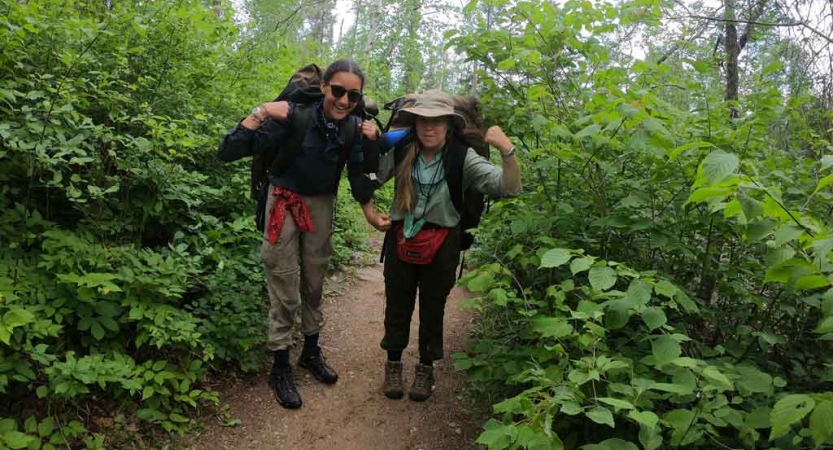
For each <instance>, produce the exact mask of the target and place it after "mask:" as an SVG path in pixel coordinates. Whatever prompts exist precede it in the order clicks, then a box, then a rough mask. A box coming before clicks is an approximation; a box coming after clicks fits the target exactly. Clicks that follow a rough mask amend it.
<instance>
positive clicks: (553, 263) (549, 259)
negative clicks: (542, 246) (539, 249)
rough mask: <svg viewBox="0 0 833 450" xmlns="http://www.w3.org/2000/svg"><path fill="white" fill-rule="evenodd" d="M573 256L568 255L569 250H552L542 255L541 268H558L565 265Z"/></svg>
mask: <svg viewBox="0 0 833 450" xmlns="http://www.w3.org/2000/svg"><path fill="white" fill-rule="evenodd" d="M572 256H573V255H572V254H571V253H570V251H569V250H567V249H563V248H554V249H552V250H548V251H547V252H546V253H544V256H542V257H541V266H540V267H541V268H545V269H548V268H552V267H559V266H561V265H564V264H566V263H567V261H569V260H570V258H571V257H572Z"/></svg>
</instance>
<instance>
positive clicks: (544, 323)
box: [532, 317, 573, 339]
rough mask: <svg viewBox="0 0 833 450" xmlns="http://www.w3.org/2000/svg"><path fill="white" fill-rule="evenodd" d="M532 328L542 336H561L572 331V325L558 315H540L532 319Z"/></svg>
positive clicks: (557, 337) (567, 334)
mask: <svg viewBox="0 0 833 450" xmlns="http://www.w3.org/2000/svg"><path fill="white" fill-rule="evenodd" d="M532 329H533V330H534V331H536V332H538V333H540V334H541V336H542V337H545V338H546V337H551V338H556V339H559V338H562V337H564V336H569V335H570V334H572V332H573V326H572V325H570V323H569V322H567V321H566V320H565V319H562V318H560V317H540V318H536V319H534V320H533V321H532Z"/></svg>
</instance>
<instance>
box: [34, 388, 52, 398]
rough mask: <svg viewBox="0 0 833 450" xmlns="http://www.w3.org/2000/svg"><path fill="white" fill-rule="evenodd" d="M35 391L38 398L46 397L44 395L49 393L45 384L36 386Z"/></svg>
mask: <svg viewBox="0 0 833 450" xmlns="http://www.w3.org/2000/svg"><path fill="white" fill-rule="evenodd" d="M35 393H36V394H37V395H38V398H46V396H47V395H49V388H47V387H46V386H38V388H37V389H36V390H35Z"/></svg>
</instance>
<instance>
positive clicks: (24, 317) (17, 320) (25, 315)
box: [3, 308, 35, 330]
mask: <svg viewBox="0 0 833 450" xmlns="http://www.w3.org/2000/svg"><path fill="white" fill-rule="evenodd" d="M34 320H35V315H34V314H32V313H30V312H29V311H26V310H25V309H22V308H15V309H12V310H10V311H8V312H7V313H6V314H5V315H4V316H3V324H4V325H5V326H6V327H7V328H8V329H9V330H13V329H15V328H16V327H21V326H23V325H26V324H28V323H31V322H32V321H34Z"/></svg>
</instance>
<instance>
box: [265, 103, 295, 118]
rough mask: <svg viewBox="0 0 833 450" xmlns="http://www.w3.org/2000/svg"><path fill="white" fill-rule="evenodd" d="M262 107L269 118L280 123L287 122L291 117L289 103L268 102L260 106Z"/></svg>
mask: <svg viewBox="0 0 833 450" xmlns="http://www.w3.org/2000/svg"><path fill="white" fill-rule="evenodd" d="M260 107H261V108H262V109H263V110H265V111H266V116H267V117H269V118H271V119H275V120H277V121H280V122H283V121H285V120H286V118H287V117H288V116H289V102H285V101H280V102H267V103H264V104H262V105H260Z"/></svg>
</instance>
